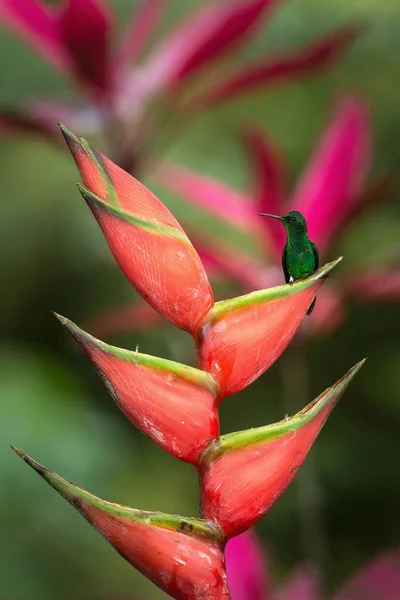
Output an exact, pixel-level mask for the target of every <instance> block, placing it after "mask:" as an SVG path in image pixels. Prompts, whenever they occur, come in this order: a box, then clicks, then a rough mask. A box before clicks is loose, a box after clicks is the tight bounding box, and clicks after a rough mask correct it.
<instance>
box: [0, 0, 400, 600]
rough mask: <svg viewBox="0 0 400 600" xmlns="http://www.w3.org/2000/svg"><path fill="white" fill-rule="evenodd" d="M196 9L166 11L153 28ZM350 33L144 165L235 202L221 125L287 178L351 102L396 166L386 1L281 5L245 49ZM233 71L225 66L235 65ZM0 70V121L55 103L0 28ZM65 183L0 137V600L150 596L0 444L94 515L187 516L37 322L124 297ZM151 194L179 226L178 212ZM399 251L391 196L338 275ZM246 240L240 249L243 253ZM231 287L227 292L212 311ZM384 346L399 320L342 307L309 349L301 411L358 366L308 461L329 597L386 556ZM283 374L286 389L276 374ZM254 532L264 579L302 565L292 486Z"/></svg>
mask: <svg viewBox="0 0 400 600" xmlns="http://www.w3.org/2000/svg"><path fill="white" fill-rule="evenodd" d="M201 3H202V2H201V1H200V0H198V1H196V2H194V1H193V0H190V1H189V2H188V1H187V0H174V1H172V2H171V3H170V8H169V11H168V15H167V18H166V19H165V21H164V22H163V23H162V27H161V29H163V28H165V29H167V28H168V27H169V26H170V24H171V23H172V22H173V21H174V19H175V18H177V17H179V16H181V14H182V13H183V12H184V11H187V10H189V9H190V8H191V7H192V6H195V5H199V4H201ZM111 4H113V5H114V4H115V6H116V7H117V8H118V9H119V10H120V13H121V15H122V16H126V17H127V16H128V15H129V13H130V11H131V10H132V0H118V1H113V2H111ZM134 4H137V3H134ZM354 20H355V21H360V22H361V23H365V25H366V31H365V33H364V35H363V36H362V38H361V39H360V40H359V41H357V43H356V44H355V45H354V47H353V49H352V50H351V51H350V52H349V53H348V54H347V56H346V58H345V59H344V60H343V61H342V62H341V64H340V65H339V66H338V67H336V68H335V69H333V70H332V71H329V72H327V73H324V74H323V75H321V76H320V77H318V78H313V79H309V80H303V81H302V82H301V83H296V84H291V85H290V86H285V87H284V88H282V89H276V90H273V91H269V92H268V93H266V92H263V93H259V94H257V95H253V96H252V97H251V98H247V99H246V100H240V101H237V102H235V103H234V104H232V105H230V106H229V107H223V108H222V107H221V108H218V109H215V110H213V111H212V112H209V113H207V114H206V115H202V116H201V117H199V118H198V119H196V120H195V121H193V122H190V123H181V124H179V127H177V133H176V136H174V140H173V143H171V144H169V145H168V146H167V147H164V146H162V145H161V146H160V153H161V152H162V155H163V156H168V157H169V158H171V159H173V160H177V161H179V162H182V163H184V164H186V165H188V166H190V167H193V168H196V169H198V170H200V171H204V172H205V173H209V174H211V175H215V176H218V177H219V178H220V179H222V180H225V181H227V182H229V183H231V184H233V185H236V186H238V187H243V186H245V185H247V175H246V173H248V171H247V164H246V159H245V157H244V155H243V153H242V151H241V148H240V146H239V144H238V140H237V136H236V129H237V127H238V126H239V125H240V124H242V123H245V122H254V121H255V122H258V123H261V124H262V126H263V127H264V128H265V130H266V131H268V133H269V134H270V135H271V136H272V137H273V138H274V139H276V141H277V142H279V144H280V145H281V146H282V148H283V150H284V152H285V153H286V155H287V156H288V163H289V167H290V173H289V175H290V177H291V179H292V180H294V179H295V177H296V176H297V175H298V173H299V172H300V171H301V169H302V166H303V165H304V164H305V161H306V159H307V156H308V154H309V152H310V150H311V148H312V144H313V141H314V140H315V139H316V137H317V134H318V131H320V130H321V128H322V126H323V124H324V123H325V121H326V120H327V118H328V115H329V112H330V108H331V106H332V100H333V99H334V98H335V97H337V96H338V95H340V93H343V92H345V91H349V90H350V91H354V92H356V93H358V94H361V95H363V97H365V98H366V99H367V100H368V101H369V103H370V106H371V112H372V117H373V124H374V130H375V151H374V169H375V170H382V169H392V168H393V169H398V164H399V160H400V144H399V138H400V113H399V110H398V106H399V95H400V84H399V82H398V73H399V70H400V38H399V36H398V29H399V25H400V4H399V3H398V1H397V0H381V1H380V2H377V1H376V0H355V1H354V2H352V3H349V2H345V1H344V0H327V1H326V2H323V3H321V2H320V0H288V1H287V2H286V3H283V4H282V6H281V7H280V8H279V9H278V10H277V11H276V13H275V15H274V17H273V18H272V19H271V21H270V22H269V23H267V24H266V26H265V29H264V30H263V31H262V32H260V34H259V35H258V37H257V38H256V39H254V40H253V42H252V44H251V45H250V47H249V48H246V50H245V52H246V53H247V55H250V53H251V54H252V55H254V56H257V55H259V54H260V53H262V52H266V51H268V50H269V49H271V50H273V49H275V48H279V47H281V46H282V47H283V46H286V47H287V46H288V45H289V44H290V45H293V47H295V46H296V45H297V44H300V43H301V42H302V41H305V40H308V39H311V38H312V36H313V35H314V34H316V33H317V32H320V33H322V31H324V30H327V29H329V28H332V27H334V26H335V25H341V24H343V23H346V22H348V21H354ZM237 58H238V60H242V59H243V55H240V53H239V56H238V57H237ZM0 74H1V80H2V86H1V88H0V103H1V104H2V105H11V106H12V105H14V104H16V103H20V102H24V101H27V100H28V99H29V98H32V97H36V98H44V97H46V96H48V95H50V94H52V95H54V96H56V97H68V96H71V91H70V89H69V88H68V86H67V83H66V82H64V81H62V79H61V77H60V76H59V75H58V74H56V73H54V72H53V71H52V70H51V69H50V67H48V66H47V65H45V64H44V62H42V60H41V59H40V58H39V57H37V56H36V55H35V54H34V52H32V51H31V49H30V48H28V47H26V46H24V45H23V44H22V43H20V42H19V41H17V40H15V39H14V38H13V37H12V36H11V35H10V34H9V33H8V32H5V31H4V30H1V31H0ZM77 179H78V176H77V173H76V170H75V166H74V165H73V162H72V160H71V158H70V156H69V154H68V152H67V150H66V149H64V148H62V147H61V148H56V147H55V146H54V147H53V146H50V145H48V144H47V143H45V142H43V141H39V140H37V139H35V138H33V137H29V136H21V137H7V138H3V139H1V140H0V181H1V186H2V209H1V215H2V218H1V220H0V236H1V240H2V251H1V254H0V269H1V273H2V282H3V287H2V295H1V311H0V321H1V331H2V337H3V341H2V345H1V348H0V391H1V414H0V432H1V440H2V445H1V450H0V464H1V471H0V503H1V505H0V506H1V513H0V514H1V517H0V528H1V531H2V536H1V545H2V548H1V551H0V554H1V556H2V559H1V561H0V592H1V593H2V597H4V598H7V600H25V599H28V598H29V600H35V599H39V598H40V600H46V599H49V600H53V599H54V598H58V599H60V600H63V599H67V598H71V597H72V598H74V599H77V600H80V599H82V600H83V599H87V600H91V599H93V600H94V599H95V598H107V597H109V598H110V597H112V596H115V597H117V596H126V597H127V598H134V597H142V598H161V597H163V595H162V594H161V593H160V592H158V591H157V590H156V589H155V588H154V587H153V586H152V585H150V584H148V583H147V582H146V581H145V580H144V578H143V577H141V576H140V575H139V574H137V573H135V572H134V571H133V569H131V568H130V567H129V566H128V564H127V563H125V562H124V561H123V560H122V559H121V558H120V557H119V556H118V555H117V554H116V553H115V552H114V551H113V550H112V549H111V547H108V546H107V544H106V542H104V541H103V540H102V539H101V538H100V537H99V536H97V534H96V533H95V532H94V531H92V530H91V529H90V527H89V526H88V525H87V524H86V523H85V522H84V521H83V520H82V519H81V518H80V517H78V515H77V514H75V513H74V511H73V510H72V509H71V508H70V507H69V506H68V505H67V504H66V503H65V502H63V501H62V500H61V499H60V498H59V497H57V496H56V494H54V492H53V491H51V490H50V489H49V488H48V487H47V486H46V485H45V484H44V483H43V481H41V480H39V478H38V477H37V476H36V475H35V474H33V473H31V472H29V471H28V469H27V468H25V467H24V465H23V464H22V463H21V462H18V461H17V459H16V458H15V456H14V455H13V454H12V453H11V452H10V451H9V449H8V447H7V444H8V443H13V444H15V445H17V446H20V447H21V448H22V449H23V450H24V451H26V452H28V453H29V454H31V455H32V456H33V457H34V458H36V459H37V460H39V461H40V462H43V463H44V464H45V465H46V466H48V467H50V468H54V469H55V470H57V471H58V472H59V473H60V474H62V475H63V476H65V477H67V478H69V479H71V480H72V481H74V482H75V483H77V484H78V485H81V486H82V487H85V488H86V489H88V490H90V491H92V492H93V493H95V494H98V495H99V496H102V497H104V498H106V499H108V500H111V501H116V502H120V503H126V504H129V505H131V506H134V507H137V508H146V509H159V510H163V511H168V512H177V513H182V514H185V515H186V514H187V515H194V514H197V498H198V490H197V482H196V477H195V473H194V470H193V469H191V468H190V467H189V466H187V465H184V464H180V463H178V462H177V461H176V460H174V459H173V458H171V457H169V456H167V455H165V454H164V453H163V452H162V451H161V450H159V449H158V448H156V447H155V446H154V445H153V444H152V443H151V442H150V441H149V440H147V439H146V438H144V436H142V435H140V434H139V433H138V432H137V431H136V430H135V429H134V428H133V427H132V426H131V425H130V424H129V423H128V422H127V421H126V419H125V418H124V417H123V416H122V414H120V413H119V411H118V410H117V408H116V407H115V406H114V404H113V402H112V401H111V398H110V397H109V396H108V394H107V392H106V389H105V388H104V387H103V386H102V383H101V382H100V381H99V380H98V379H97V376H96V375H95V374H94V373H93V372H92V370H91V367H90V365H89V363H88V362H87V361H86V359H85V358H83V357H82V356H81V355H80V354H79V353H78V352H77V350H76V348H75V347H74V345H73V344H72V342H70V340H69V339H66V333H65V332H64V331H62V330H61V328H60V326H59V324H58V323H57V322H56V321H55V320H54V319H53V317H52V315H51V313H50V311H51V310H53V309H54V310H57V311H58V312H60V313H62V314H65V315H67V316H68V317H70V318H72V319H73V320H74V321H76V322H77V323H83V322H84V320H85V319H86V318H88V317H89V316H91V315H93V314H95V313H96V312H98V311H99V310H100V309H101V308H105V307H110V306H117V305H119V304H120V305H123V304H126V303H128V302H130V301H131V300H133V299H134V298H135V292H134V291H132V289H131V288H130V286H129V285H128V284H127V282H126V281H125V280H124V278H123V276H122V275H121V274H120V272H119V271H118V270H117V268H116V267H115V266H114V263H113V261H112V259H111V255H110V253H109V251H108V249H107V247H106V244H105V242H104V240H103V238H102V236H101V234H100V232H99V230H98V228H97V226H96V224H95V222H94V220H93V219H92V217H91V215H90V214H89V211H88V210H87V209H86V208H85V207H84V205H83V203H82V200H81V198H80V197H79V194H78V193H77V191H76V190H75V188H74V182H75V181H77ZM157 192H159V193H160V196H161V198H162V199H163V200H164V201H165V202H166V203H167V204H168V205H169V206H170V207H171V208H172V209H173V210H174V211H176V214H177V215H178V216H179V215H182V214H183V212H184V211H189V210H192V209H191V208H188V207H187V206H185V205H183V204H181V203H180V202H179V201H178V199H177V198H173V197H172V196H171V195H168V194H163V193H162V192H161V191H160V190H159V189H157ZM193 222H194V223H196V225H197V226H201V227H207V228H210V231H212V233H213V234H214V235H226V236H233V232H232V231H225V230H221V228H220V226H219V225H218V224H214V225H212V224H210V223H209V219H208V218H206V217H205V216H204V215H198V214H197V213H195V212H194V211H193ZM399 237H400V215H399V209H398V201H397V199H396V197H395V194H393V197H389V198H387V201H385V203H384V204H382V205H381V206H378V207H376V208H375V209H374V211H373V212H371V213H370V214H369V215H368V216H367V217H364V218H362V220H361V221H359V222H358V223H357V224H352V226H351V227H350V228H349V229H348V231H347V234H346V239H345V243H344V250H345V260H346V263H348V264H352V261H353V262H354V263H356V264H359V263H361V262H362V261H363V260H364V259H366V260H368V261H370V262H373V261H374V257H375V256H376V255H378V256H379V257H382V256H385V255H386V253H387V255H389V254H392V255H393V252H396V251H397V252H399V247H398V240H399ZM238 243H239V241H238ZM246 243H248V244H250V243H251V241H249V240H240V244H246ZM341 251H342V252H343V245H342V248H341ZM343 268H345V266H344V267H343ZM236 291H237V290H235V288H233V287H230V286H226V287H225V289H224V293H226V294H227V295H230V294H232V295H233V294H234V293H235V292H236ZM399 336H400V319H399V306H398V305H395V304H393V305H391V306H390V305H385V306H382V305H378V304H376V305H364V306H360V305H357V306H352V307H350V314H349V318H348V320H347V321H346V323H345V325H344V326H342V328H341V329H340V330H339V331H338V332H336V333H335V334H334V335H333V336H332V337H331V338H329V339H325V340H320V341H315V342H313V343H312V344H311V345H310V346H309V347H308V361H309V365H310V370H311V374H310V378H311V387H312V394H313V395H317V394H318V393H320V392H321V391H322V390H323V389H324V388H325V387H327V386H328V385H330V384H331V383H333V382H334V381H335V380H336V379H337V378H338V377H340V376H341V375H342V374H343V373H344V372H345V371H346V370H347V369H348V368H349V367H350V366H351V365H352V364H354V363H355V362H356V361H357V360H359V359H360V358H362V357H363V356H369V358H370V360H369V362H368V364H367V366H366V367H365V369H364V370H363V372H362V374H360V375H359V377H358V378H357V379H356V380H355V382H354V383H352V385H351V387H350V389H349V390H348V392H347V393H346V396H345V398H344V399H343V401H341V403H340V404H339V406H338V408H337V409H336V411H335V412H334V414H333V415H332V416H331V418H330V420H329V422H328V424H327V426H326V427H325V429H324V431H323V433H322V435H321V437H320V438H319V439H318V441H317V443H316V445H315V448H314V450H313V452H314V456H315V460H316V461H317V464H318V469H319V473H320V477H321V485H322V488H323V490H324V510H323V512H324V527H325V535H326V538H327V541H328V545H329V549H330V553H331V564H330V566H329V569H328V570H327V573H326V574H325V575H326V578H327V581H328V585H329V587H335V586H337V585H338V584H339V583H340V581H342V580H343V579H344V578H345V577H346V576H348V575H349V573H351V572H352V571H353V570H354V569H355V568H356V567H358V566H359V565H361V564H362V563H363V562H364V561H366V560H367V559H368V558H369V557H370V556H371V555H373V554H375V553H376V552H378V551H379V549H380V548H382V547H384V546H386V545H390V544H392V543H393V544H394V543H398V541H399V536H400V517H399V511H398V506H399V502H400V485H399V478H398V468H397V465H396V456H398V453H399V450H400V447H399V436H398V428H399V426H400V379H399V377H398V374H397V368H398V364H399V359H400V348H399V344H398V340H399ZM112 341H113V342H115V343H120V344H121V345H122V344H125V345H126V346H129V347H131V348H133V347H135V346H136V344H139V346H140V348H141V350H143V351H144V352H148V353H151V354H156V355H161V356H165V357H169V358H174V359H175V360H181V361H182V362H191V361H192V360H193V355H194V352H193V348H192V345H191V341H190V340H189V339H188V337H187V336H186V335H185V334H183V333H182V332H176V331H175V330H174V329H173V328H172V327H167V328H166V329H164V330H159V331H153V332H149V333H148V334H144V333H140V334H138V335H135V334H129V335H124V336H121V337H119V338H117V339H114V340H112ZM281 370H282V366H281V365H280V364H279V363H278V364H277V365H275V366H274V367H273V368H272V369H271V370H270V371H269V372H268V373H267V374H266V375H264V376H263V377H262V378H261V379H260V380H259V381H257V382H256V383H254V384H253V385H252V386H251V387H250V388H249V389H247V390H245V391H244V392H242V393H241V394H239V395H238V396H236V397H232V398H229V399H227V400H226V401H225V403H224V405H223V407H222V411H221V418H222V428H223V431H225V432H226V431H232V430H234V429H237V428H244V427H247V426H255V425H261V424H263V423H267V422H270V421H273V420H276V419H279V418H282V416H283V409H282V405H281V400H280V395H281V393H282V386H281V384H280V381H279V378H280V376H281ZM285 376H287V377H288V378H290V373H287V374H286V375H285ZM293 394H294V395H296V385H295V382H293ZM310 399H311V398H310ZM258 531H259V532H260V534H261V535H262V536H263V540H264V542H265V545H266V546H267V548H268V549H269V550H270V552H271V554H272V557H273V565H274V568H275V571H276V574H277V576H279V577H284V575H285V573H286V572H287V571H288V570H289V569H290V568H291V567H292V566H293V565H294V564H295V563H297V562H299V561H301V559H302V558H303V557H302V540H301V536H300V527H299V519H298V513H297V511H296V494H295V492H294V489H293V486H292V487H291V488H290V489H289V490H288V492H287V493H286V494H285V495H284V497H283V498H282V500H281V501H280V502H278V504H277V505H276V506H275V507H274V508H273V509H272V510H271V511H270V513H269V514H268V515H267V517H266V518H264V519H263V520H262V522H261V523H260V524H259V526H258Z"/></svg>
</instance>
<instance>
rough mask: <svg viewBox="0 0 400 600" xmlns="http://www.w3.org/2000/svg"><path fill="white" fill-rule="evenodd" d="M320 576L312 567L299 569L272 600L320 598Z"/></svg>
mask: <svg viewBox="0 0 400 600" xmlns="http://www.w3.org/2000/svg"><path fill="white" fill-rule="evenodd" d="M319 587H320V586H319V576H318V573H317V572H316V570H315V569H313V568H312V567H301V568H300V569H297V570H296V571H295V572H294V573H293V574H292V575H291V576H290V579H289V581H287V582H286V583H285V584H284V586H283V587H282V588H281V589H280V590H278V592H277V593H275V594H274V595H273V598H272V599H271V600H319V599H320V598H321V594H320V590H319Z"/></svg>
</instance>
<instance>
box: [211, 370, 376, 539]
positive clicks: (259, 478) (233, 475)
mask: <svg viewBox="0 0 400 600" xmlns="http://www.w3.org/2000/svg"><path fill="white" fill-rule="evenodd" d="M363 362H364V361H362V362H360V363H358V365H356V366H355V367H353V368H352V369H350V371H349V372H348V373H347V374H346V375H345V376H344V377H343V378H342V379H340V380H339V381H338V382H337V383H336V384H335V385H334V386H332V387H331V388H328V389H327V390H326V391H325V392H324V393H323V394H321V395H320V396H319V397H318V398H317V399H316V400H314V401H313V402H311V404H309V405H308V406H306V407H305V408H304V409H303V410H301V411H300V412H299V413H297V414H296V415H294V417H291V418H286V419H284V420H283V421H280V422H279V423H275V424H274V425H267V426H265V427H258V428H255V429H249V430H247V431H241V432H238V433H230V434H227V435H223V436H221V437H220V438H219V439H218V440H216V441H215V442H213V443H212V444H211V445H210V446H209V447H208V448H207V451H206V454H205V456H204V457H203V461H202V466H201V469H200V478H201V490H202V492H201V493H202V512H203V515H204V517H205V518H207V519H211V520H213V521H215V522H216V523H218V525H219V526H220V527H222V529H223V530H224V532H225V535H226V536H227V537H228V538H230V537H232V536H235V535H238V534H240V533H242V532H243V531H245V530H246V529H248V528H249V527H251V526H252V525H253V524H254V523H255V522H256V521H258V519H259V518H260V517H261V516H262V515H264V514H265V513H266V512H267V510H268V509H269V508H270V507H271V506H272V504H273V503H274V502H276V500H277V499H278V498H279V497H280V496H281V494H282V493H283V492H284V491H285V489H286V488H287V486H288V485H289V483H290V482H291V480H292V479H293V477H294V476H295V474H296V473H297V470H298V469H299V467H300V466H301V464H302V462H303V460H304V459H305V457H306V455H307V453H308V451H309V449H310V448H311V446H312V444H313V442H314V440H315V438H316V437H317V435H318V433H319V431H320V430H321V428H322V426H323V425H324V423H325V421H326V419H327V418H328V416H329V414H330V412H331V411H332V409H333V408H334V406H335V405H336V403H337V402H338V400H339V398H340V396H341V395H342V394H343V392H344V391H345V389H346V388H347V386H348V384H349V383H350V381H351V379H352V378H353V377H354V375H355V374H356V373H357V372H358V370H359V369H360V368H361V366H362V364H363Z"/></svg>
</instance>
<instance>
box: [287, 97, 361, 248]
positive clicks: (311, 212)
mask: <svg viewBox="0 0 400 600" xmlns="http://www.w3.org/2000/svg"><path fill="white" fill-rule="evenodd" d="M370 145H371V144H370V130H369V125H368V118H367V111H366V107H365V106H364V104H363V103H362V102H360V101H359V100H357V99H355V98H347V99H346V100H344V101H343V102H342V103H341V105H340V106H339V109H338V110H337V113H336V115H335V116H334V119H333V121H332V123H331V124H330V125H329V127H328V128H327V130H326V131H325V132H324V134H323V137H322V139H321V141H320V143H319V145H318V147H317V149H316V150H315V153H314V156H313V158H312V159H311V161H310V163H309V165H308V167H307V169H306V170H305V172H304V173H303V175H302V178H301V180H300V183H299V184H298V186H297V189H296V192H295V194H294V198H293V200H292V201H291V210H299V211H300V212H301V213H303V214H304V216H305V218H306V221H307V227H308V233H309V236H310V239H311V240H313V241H314V242H315V243H316V244H317V246H318V247H319V249H320V251H321V250H322V252H323V251H324V250H325V249H326V248H327V247H328V246H329V244H330V243H331V241H332V239H334V237H335V236H337V232H338V229H339V228H340V227H341V226H343V225H344V224H345V223H346V220H347V217H348V215H349V214H351V212H352V210H353V207H354V204H355V203H356V202H357V201H358V200H359V199H360V197H361V194H360V192H361V189H362V187H363V185H364V182H365V177H366V174H367V169H368V166H369V161H370Z"/></svg>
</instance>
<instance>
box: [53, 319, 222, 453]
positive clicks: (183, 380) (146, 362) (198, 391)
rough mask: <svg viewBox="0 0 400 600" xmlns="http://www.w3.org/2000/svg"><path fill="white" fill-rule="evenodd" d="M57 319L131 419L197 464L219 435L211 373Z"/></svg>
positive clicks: (216, 389) (162, 444)
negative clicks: (125, 346) (110, 340)
mask: <svg viewBox="0 0 400 600" xmlns="http://www.w3.org/2000/svg"><path fill="white" fill-rule="evenodd" d="M57 316H58V315H57ZM58 318H59V319H60V321H61V322H62V323H63V324H64V325H65V326H66V327H67V329H68V331H69V332H70V333H71V335H72V336H73V337H74V338H75V339H76V341H77V342H78V344H79V345H80V346H81V348H82V350H83V351H84V352H85V354H86V355H87V356H88V357H89V358H90V360H91V361H92V362H93V364H94V366H95V367H96V369H97V370H98V371H99V373H100V374H101V376H102V378H103V379H104V381H105V382H106V384H107V386H108V388H109V390H110V392H111V394H112V395H113V397H114V399H115V402H116V403H117V405H118V406H119V407H120V409H121V410H122V412H123V413H124V414H125V415H126V416H127V417H128V419H129V420H130V421H132V423H134V424H135V425H136V426H137V427H138V428H139V429H141V430H142V431H143V432H144V433H145V434H146V435H148V436H149V438H151V439H152V440H153V441H154V442H155V443H156V444H158V445H159V446H160V447H161V448H164V450H167V451H168V452H170V453H171V454H173V455H174V456H176V457H178V458H181V459H182V460H185V461H187V462H191V463H194V464H197V462H198V460H199V458H200V456H201V453H202V452H203V450H204V448H205V447H206V446H207V444H208V443H209V442H210V441H211V439H213V438H217V437H219V419H218V412H217V399H218V393H219V386H218V384H217V383H216V382H215V380H214V379H213V377H212V376H211V375H210V374H209V373H206V372H205V371H200V370H198V369H194V368H193V367H188V366H186V365H182V364H180V363H175V362H172V361H170V360H164V359H162V358H156V357H154V356H148V355H147V354H141V353H140V352H130V351H129V350H122V349H121V348H115V347H114V346H109V345H108V344H104V343H103V342H101V341H100V340H97V339H96V338H94V337H92V336H91V335H89V334H87V333H85V332H84V331H82V329H79V327H77V326H76V325H75V324H74V323H71V321H68V319H65V318H63V317H60V316H58Z"/></svg>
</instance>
